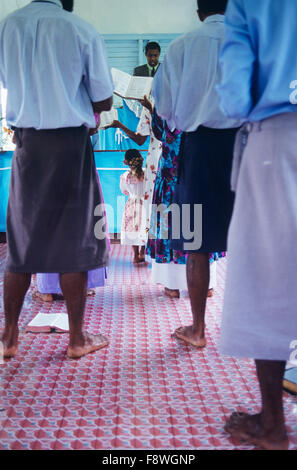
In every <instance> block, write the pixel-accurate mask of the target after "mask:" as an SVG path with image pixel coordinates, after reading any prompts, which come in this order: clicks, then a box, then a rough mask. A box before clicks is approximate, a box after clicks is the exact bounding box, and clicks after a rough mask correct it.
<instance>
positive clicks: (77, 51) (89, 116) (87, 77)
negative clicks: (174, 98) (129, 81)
mask: <svg viewBox="0 0 297 470" xmlns="http://www.w3.org/2000/svg"><path fill="white" fill-rule="evenodd" d="M0 56H1V61H0V81H1V82H2V84H3V86H4V88H7V89H8V97H7V109H6V120H7V122H8V124H9V125H10V126H15V127H23V128H28V127H34V128H35V129H57V128H63V127H79V126H81V125H85V126H86V127H89V128H91V127H95V119H94V113H93V109H92V105H91V102H98V101H103V100H105V99H107V98H109V97H110V96H112V94H113V82H112V77H111V73H110V68H109V66H108V62H107V55H106V50H105V44H104V42H103V39H102V38H101V36H100V35H99V33H98V32H97V31H96V30H95V29H94V28H93V27H92V26H91V25H89V24H88V23H86V22H85V21H83V20H81V19H80V18H78V17H77V16H76V15H74V14H73V13H70V12H67V11H65V10H64V9H63V8H62V4H61V2H60V0H44V1H43V2H38V3H35V2H32V3H30V4H29V5H27V6H26V7H24V8H21V9H19V10H17V11H15V12H13V13H12V14H10V15H9V16H8V17H6V18H5V19H4V20H3V21H1V23H0Z"/></svg>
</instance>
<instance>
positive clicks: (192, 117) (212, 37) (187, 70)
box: [152, 15, 241, 132]
mask: <svg viewBox="0 0 297 470" xmlns="http://www.w3.org/2000/svg"><path fill="white" fill-rule="evenodd" d="M223 40H224V16H223V15H212V16H209V17H208V18H206V20H205V21H204V22H203V23H202V24H201V25H200V26H199V27H198V28H197V29H196V30H195V31H192V32H190V33H187V34H185V35H183V36H181V37H179V38H177V39H175V40H174V41H173V42H172V43H171V44H170V45H169V48H168V49H167V52H166V55H165V58H164V61H163V63H162V64H161V65H160V67H159V69H158V72H157V73H156V75H155V77H154V81H153V90H152V94H153V97H154V99H155V104H156V109H157V112H158V114H159V115H160V116H162V117H163V118H164V119H165V120H166V122H167V125H168V127H169V128H170V129H171V130H173V129H178V130H180V131H187V132H191V131H195V130H196V129H197V128H198V127H199V126H200V125H204V126H206V127H211V128H218V129H226V128H232V127H238V126H240V124H241V122H239V121H238V120H235V119H228V118H227V117H226V116H225V115H224V113H223V112H222V111H221V109H220V106H219V97H218V93H217V90H216V86H217V85H218V83H219V82H220V79H221V73H220V68H219V53H220V49H221V46H222V44H223Z"/></svg>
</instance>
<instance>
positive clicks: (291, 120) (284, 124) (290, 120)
mask: <svg viewBox="0 0 297 470" xmlns="http://www.w3.org/2000/svg"><path fill="white" fill-rule="evenodd" d="M243 127H244V130H246V131H247V132H261V131H263V130H266V129H267V130H268V129H279V128H280V127H281V128H283V129H284V130H286V129H295V130H297V112H294V113H283V114H276V115H275V116H272V117H269V118H266V119H263V120H262V121H257V122H247V123H246V124H244V126H243Z"/></svg>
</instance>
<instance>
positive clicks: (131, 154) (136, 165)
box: [124, 149, 144, 181]
mask: <svg viewBox="0 0 297 470" xmlns="http://www.w3.org/2000/svg"><path fill="white" fill-rule="evenodd" d="M124 163H125V164H126V165H128V166H129V167H130V169H131V170H132V172H133V173H134V174H135V175H136V176H137V178H138V179H139V180H140V181H141V180H142V179H143V176H144V172H143V169H142V165H143V156H142V155H141V153H140V152H139V150H136V149H129V150H127V152H126V153H125V160H124Z"/></svg>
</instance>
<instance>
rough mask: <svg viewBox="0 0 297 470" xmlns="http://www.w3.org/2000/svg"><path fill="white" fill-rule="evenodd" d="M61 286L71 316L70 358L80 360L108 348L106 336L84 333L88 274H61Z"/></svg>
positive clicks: (68, 351)
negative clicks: (86, 355) (91, 353)
mask: <svg viewBox="0 0 297 470" xmlns="http://www.w3.org/2000/svg"><path fill="white" fill-rule="evenodd" d="M60 285H61V289H62V292H63V295H64V298H65V301H66V306H67V311H68V316H69V336H70V338H69V347H68V350H67V354H68V356H69V357H71V358H79V357H81V356H84V355H85V354H88V353H90V352H93V351H96V350H98V349H101V348H103V347H104V346H107V345H108V339H107V338H106V337H105V336H103V335H91V334H90V333H86V332H83V320H84V310H85V305H86V296H87V273H72V274H60Z"/></svg>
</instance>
